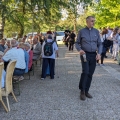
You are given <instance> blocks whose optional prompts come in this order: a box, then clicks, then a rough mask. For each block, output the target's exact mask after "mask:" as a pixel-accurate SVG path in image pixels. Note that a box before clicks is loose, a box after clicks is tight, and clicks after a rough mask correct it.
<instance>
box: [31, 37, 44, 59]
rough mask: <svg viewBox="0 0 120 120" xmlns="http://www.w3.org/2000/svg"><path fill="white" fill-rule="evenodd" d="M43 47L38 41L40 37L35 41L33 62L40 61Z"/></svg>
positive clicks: (35, 38)
mask: <svg viewBox="0 0 120 120" xmlns="http://www.w3.org/2000/svg"><path fill="white" fill-rule="evenodd" d="M41 50H42V46H41V44H40V42H39V41H38V37H34V39H33V60H38V59H39V58H40V55H41Z"/></svg>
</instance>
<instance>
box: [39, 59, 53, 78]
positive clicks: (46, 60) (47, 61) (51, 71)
mask: <svg viewBox="0 0 120 120" xmlns="http://www.w3.org/2000/svg"><path fill="white" fill-rule="evenodd" d="M48 64H49V69H50V77H51V79H54V68H55V59H51V58H43V63H42V75H41V78H46V71H47V67H48Z"/></svg>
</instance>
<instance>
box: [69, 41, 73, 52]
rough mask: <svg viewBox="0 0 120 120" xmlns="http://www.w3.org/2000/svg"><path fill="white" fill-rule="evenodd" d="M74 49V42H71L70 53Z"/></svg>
mask: <svg viewBox="0 0 120 120" xmlns="http://www.w3.org/2000/svg"><path fill="white" fill-rule="evenodd" d="M73 49H74V42H69V51H70V50H73Z"/></svg>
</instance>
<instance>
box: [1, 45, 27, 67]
mask: <svg viewBox="0 0 120 120" xmlns="http://www.w3.org/2000/svg"><path fill="white" fill-rule="evenodd" d="M2 59H3V60H4V61H6V62H8V61H9V60H16V61H17V63H16V66H15V68H19V69H25V68H26V63H25V53H24V50H23V49H21V48H19V49H17V48H15V47H14V48H11V49H10V50H8V51H7V52H6V53H5V55H4V56H3V57H2Z"/></svg>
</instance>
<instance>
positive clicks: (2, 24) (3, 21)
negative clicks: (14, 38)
mask: <svg viewBox="0 0 120 120" xmlns="http://www.w3.org/2000/svg"><path fill="white" fill-rule="evenodd" d="M4 26H5V18H4V13H3V10H2V12H1V25H0V39H2V38H3V33H4Z"/></svg>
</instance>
